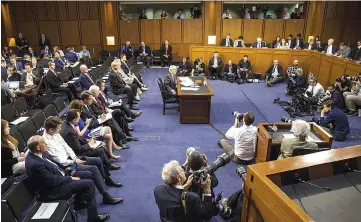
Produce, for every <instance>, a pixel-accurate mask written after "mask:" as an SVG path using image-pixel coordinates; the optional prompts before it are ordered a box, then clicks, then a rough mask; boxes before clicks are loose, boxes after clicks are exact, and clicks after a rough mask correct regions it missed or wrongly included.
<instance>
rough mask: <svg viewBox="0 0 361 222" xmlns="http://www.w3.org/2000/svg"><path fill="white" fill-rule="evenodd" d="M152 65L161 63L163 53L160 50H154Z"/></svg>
mask: <svg viewBox="0 0 361 222" xmlns="http://www.w3.org/2000/svg"><path fill="white" fill-rule="evenodd" d="M152 55H153V56H152V65H154V62H158V63H159V64H160V63H161V59H160V57H161V53H160V50H153V51H152Z"/></svg>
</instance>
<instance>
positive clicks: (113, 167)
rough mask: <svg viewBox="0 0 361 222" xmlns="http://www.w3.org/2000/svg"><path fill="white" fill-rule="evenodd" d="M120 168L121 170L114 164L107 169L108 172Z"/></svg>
mask: <svg viewBox="0 0 361 222" xmlns="http://www.w3.org/2000/svg"><path fill="white" fill-rule="evenodd" d="M120 168H122V167H121V166H120V165H115V164H112V165H110V167H109V169H110V170H119V169H120Z"/></svg>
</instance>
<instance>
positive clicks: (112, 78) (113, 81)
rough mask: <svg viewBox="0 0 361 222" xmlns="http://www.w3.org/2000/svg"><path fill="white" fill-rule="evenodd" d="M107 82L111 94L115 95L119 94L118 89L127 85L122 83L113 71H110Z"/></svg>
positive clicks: (120, 78)
mask: <svg viewBox="0 0 361 222" xmlns="http://www.w3.org/2000/svg"><path fill="white" fill-rule="evenodd" d="M109 82H110V86H111V87H112V90H113V93H115V94H119V92H118V91H119V89H122V88H124V87H125V86H126V85H127V84H126V83H125V82H124V81H123V79H122V77H120V75H119V74H118V73H117V72H115V71H114V70H111V71H110V73H109Z"/></svg>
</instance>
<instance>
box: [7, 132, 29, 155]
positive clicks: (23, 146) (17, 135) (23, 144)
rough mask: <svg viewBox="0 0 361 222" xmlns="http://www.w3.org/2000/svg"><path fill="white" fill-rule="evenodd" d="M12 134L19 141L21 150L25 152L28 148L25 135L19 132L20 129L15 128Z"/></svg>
mask: <svg viewBox="0 0 361 222" xmlns="http://www.w3.org/2000/svg"><path fill="white" fill-rule="evenodd" d="M10 134H11V136H12V137H14V138H15V139H16V140H17V141H18V143H19V144H18V148H19V151H20V152H25V150H26V141H25V140H24V138H23V135H21V133H20V132H19V130H18V129H16V130H13V131H12V132H11V133H10Z"/></svg>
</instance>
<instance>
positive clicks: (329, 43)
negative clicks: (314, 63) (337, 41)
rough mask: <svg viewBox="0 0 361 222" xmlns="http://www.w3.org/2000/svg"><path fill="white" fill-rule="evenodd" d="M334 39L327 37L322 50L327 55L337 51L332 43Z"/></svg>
mask: <svg viewBox="0 0 361 222" xmlns="http://www.w3.org/2000/svg"><path fill="white" fill-rule="evenodd" d="M333 42H334V39H329V40H328V41H327V45H326V46H325V48H324V50H323V52H324V53H326V54H327V55H334V54H335V53H336V52H337V51H338V48H337V46H336V45H334V44H333Z"/></svg>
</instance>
